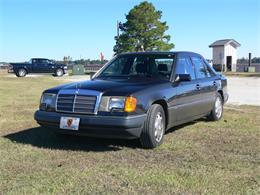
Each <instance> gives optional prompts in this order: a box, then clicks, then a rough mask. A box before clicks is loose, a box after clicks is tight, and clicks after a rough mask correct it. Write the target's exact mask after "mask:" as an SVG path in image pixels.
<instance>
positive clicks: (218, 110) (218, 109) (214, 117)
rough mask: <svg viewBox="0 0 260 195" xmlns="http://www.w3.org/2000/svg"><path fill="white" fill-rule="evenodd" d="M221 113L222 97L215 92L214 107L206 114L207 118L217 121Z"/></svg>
mask: <svg viewBox="0 0 260 195" xmlns="http://www.w3.org/2000/svg"><path fill="white" fill-rule="evenodd" d="M222 115H223V99H222V96H221V95H220V94H219V93H217V96H216V99H215V104H214V107H213V109H212V111H211V113H210V114H209V115H208V119H209V120H211V121H218V120H220V119H221V118H222Z"/></svg>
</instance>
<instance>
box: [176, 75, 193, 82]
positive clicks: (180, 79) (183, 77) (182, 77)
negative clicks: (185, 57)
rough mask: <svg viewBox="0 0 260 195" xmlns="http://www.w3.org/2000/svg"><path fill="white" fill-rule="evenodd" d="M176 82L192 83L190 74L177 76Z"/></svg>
mask: <svg viewBox="0 0 260 195" xmlns="http://www.w3.org/2000/svg"><path fill="white" fill-rule="evenodd" d="M174 81H175V82H185V81H191V76H190V74H177V75H176V76H175V80H174Z"/></svg>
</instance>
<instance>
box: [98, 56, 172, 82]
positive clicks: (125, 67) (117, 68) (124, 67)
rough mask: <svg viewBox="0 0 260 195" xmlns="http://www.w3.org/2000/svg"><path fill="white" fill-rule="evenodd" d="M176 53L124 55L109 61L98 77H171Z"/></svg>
mask: <svg viewBox="0 0 260 195" xmlns="http://www.w3.org/2000/svg"><path fill="white" fill-rule="evenodd" d="M173 64H174V55H172V54H170V55H168V54H155V55H148V54H143V55H140V54H137V55H122V56H119V57H117V58H115V59H114V60H113V61H112V62H111V63H109V64H108V65H107V66H106V67H105V68H104V70H103V71H102V72H101V73H100V74H99V75H98V76H97V77H121V76H127V77H134V76H149V77H160V78H163V79H168V80H169V79H170V76H171V72H172V66H173Z"/></svg>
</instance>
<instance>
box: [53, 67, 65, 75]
mask: <svg viewBox="0 0 260 195" xmlns="http://www.w3.org/2000/svg"><path fill="white" fill-rule="evenodd" d="M55 75H56V76H57V77H62V76H63V75H64V72H63V70H62V69H61V68H58V69H57V70H56V72H55Z"/></svg>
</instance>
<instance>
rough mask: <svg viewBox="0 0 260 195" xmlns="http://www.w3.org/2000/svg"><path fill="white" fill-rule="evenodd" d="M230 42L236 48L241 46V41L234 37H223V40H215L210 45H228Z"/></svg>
mask: <svg viewBox="0 0 260 195" xmlns="http://www.w3.org/2000/svg"><path fill="white" fill-rule="evenodd" d="M228 44H230V45H232V46H233V47H235V48H237V47H239V46H241V45H240V43H238V42H237V41H235V40H234V39H222V40H217V41H215V42H214V43H212V44H211V45H209V47H217V46H226V45H228Z"/></svg>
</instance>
